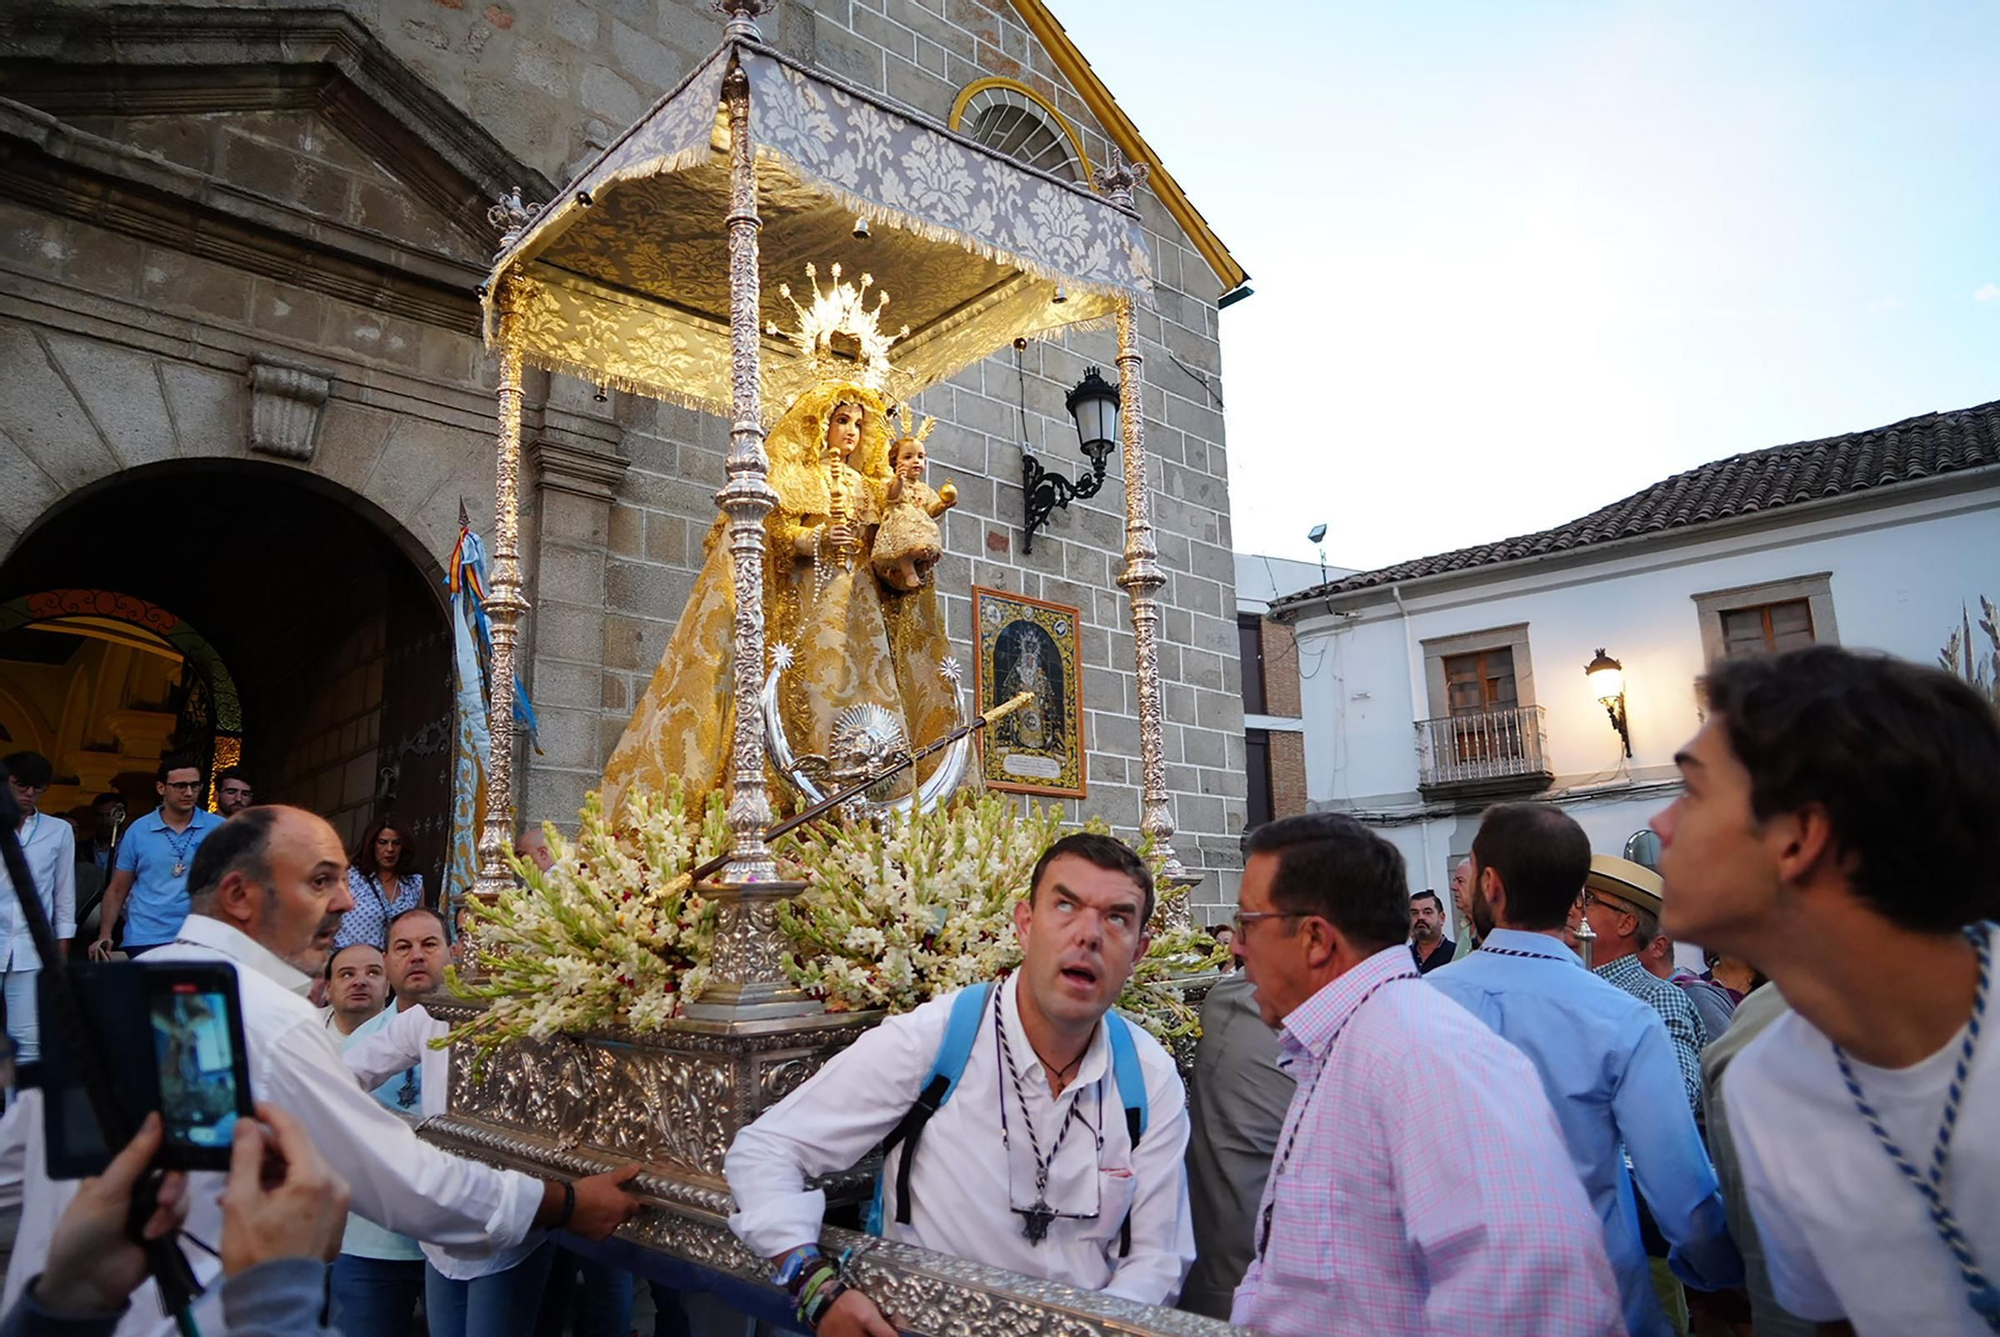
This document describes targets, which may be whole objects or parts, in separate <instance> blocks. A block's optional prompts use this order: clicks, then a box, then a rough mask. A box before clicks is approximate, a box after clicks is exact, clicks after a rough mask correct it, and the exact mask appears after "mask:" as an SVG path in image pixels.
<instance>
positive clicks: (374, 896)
mask: <svg viewBox="0 0 2000 1337" xmlns="http://www.w3.org/2000/svg"><path fill="white" fill-rule="evenodd" d="M416 866H417V847H416V842H415V841H414V840H413V839H412V838H411V836H410V829H409V827H407V826H405V825H403V823H402V821H401V819H399V818H396V817H393V816H392V817H382V818H379V819H378V820H377V821H376V822H375V824H374V825H373V826H371V827H369V828H368V830H367V831H366V832H364V833H363V835H362V837H361V843H360V844H359V845H357V846H355V849H354V857H353V859H352V860H351V861H350V863H349V865H348V869H347V889H348V891H349V893H350V894H352V895H353V897H354V908H353V909H352V910H349V911H348V912H347V914H346V915H345V916H344V917H343V918H342V919H341V921H340V932H339V933H338V934H336V935H335V937H334V940H333V949H334V950H335V951H339V950H340V949H341V948H343V947H352V946H354V945H355V944H356V943H364V942H365V943H367V944H368V945H369V946H371V947H374V948H376V949H377V950H382V949H383V948H385V947H386V946H387V941H388V933H389V921H390V920H392V919H394V918H395V917H396V916H397V915H399V914H401V913H403V911H405V910H414V909H416V908H417V907H418V906H420V905H422V904H423V903H424V875H423V874H422V873H419V872H417V871H415V870H416Z"/></svg>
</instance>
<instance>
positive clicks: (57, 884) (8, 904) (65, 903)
mask: <svg viewBox="0 0 2000 1337" xmlns="http://www.w3.org/2000/svg"><path fill="white" fill-rule="evenodd" d="M0 766H4V767H5V768H6V770H7V784H8V786H9V787H10V788H11V789H13V791H14V801H15V802H16V803H18V804H19V805H20V807H21V826H20V829H19V831H18V832H17V837H18V839H19V840H20V842H21V853H23V854H25V855H27V856H28V872H29V874H30V875H31V876H33V878H34V880H35V892H36V894H37V896H38V897H39V899H40V900H41V903H42V912H43V913H44V914H46V915H47V916H48V917H49V928H50V929H51V930H52V931H53V932H54V933H55V936H56V948H57V950H58V951H61V952H62V953H63V954H64V955H65V956H67V955H68V954H69V940H70V939H71V938H73V937H75V936H76V831H75V829H74V828H72V827H71V826H70V824H69V823H68V822H66V821H64V820H63V819H62V818H60V817H50V816H49V815H48V814H46V813H44V812H42V811H41V810H40V804H41V799H42V795H43V794H44V793H46V792H47V790H48V787H49V779H50V776H51V775H52V773H53V772H52V768H51V767H50V766H49V762H48V758H46V757H44V756H42V755H41V754H40V753H39V752H15V753H12V754H10V755H9V756H8V757H6V758H5V759H4V760H0ZM41 968H42V958H41V957H40V956H39V955H38V954H37V953H36V951H35V940H34V939H33V938H32V937H30V936H29V934H28V919H27V916H26V915H24V914H22V913H21V902H20V898H19V897H17V896H16V895H15V894H14V882H13V879H12V878H10V877H8V876H7V870H6V869H5V868H4V867H0V979H4V981H5V989H6V998H7V1034H8V1035H10V1036H12V1037H13V1039H14V1057H15V1060H16V1061H17V1062H20V1063H34V1062H38V1061H39V1060H40V1059H41V1056H42V1041H41V1026H40V1024H39V1023H38V1021H37V1019H36V1012H35V983H36V981H37V980H39V979H40V978H41V974H40V971H41Z"/></svg>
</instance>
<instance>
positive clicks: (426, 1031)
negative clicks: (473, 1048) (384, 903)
mask: <svg viewBox="0 0 2000 1337" xmlns="http://www.w3.org/2000/svg"><path fill="white" fill-rule="evenodd" d="M388 936H389V953H390V957H391V959H392V960H393V961H394V962H395V963H396V966H397V969H396V970H395V973H394V975H393V976H392V982H393V983H394V985H395V989H396V1010H395V1011H394V1012H393V1013H384V1014H383V1016H382V1017H380V1018H378V1022H379V1024H378V1025H375V1026H371V1027H369V1028H367V1030H366V1032H365V1033H357V1034H356V1036H355V1038H354V1039H353V1040H352V1041H351V1042H350V1043H349V1044H347V1045H346V1046H345V1047H344V1048H343V1049H342V1051H341V1058H342V1059H344V1060H345V1061H346V1063H347V1066H348V1069H349V1070H350V1071H351V1072H353V1073H354V1075H355V1076H356V1077H357V1078H358V1079H359V1080H360V1082H361V1085H362V1086H363V1087H365V1088H368V1089H370V1090H374V1091H376V1092H377V1095H378V1098H379V1097H380V1093H381V1092H382V1091H383V1090H384V1089H385V1088H387V1087H388V1086H389V1085H390V1084H392V1083H395V1084H398V1089H399V1090H400V1089H402V1087H401V1083H402V1082H403V1081H404V1080H405V1078H406V1077H407V1075H409V1074H414V1076H415V1091H416V1095H417V1101H418V1110H417V1111H415V1112H416V1113H418V1114H419V1116H420V1117H422V1118H426V1119H428V1118H430V1117H432V1116H433V1115H438V1114H443V1113H444V1112H445V1110H446V1099H445V1097H446V1093H447V1087H448V1084H449V1082H450V1081H451V1051H450V1050H449V1049H433V1048H431V1041H433V1040H440V1039H443V1038H444V1036H445V1035H446V1033H447V1032H449V1031H450V1030H451V1027H450V1025H449V1024H448V1023H446V1022H443V1021H439V1020H438V1019H437V1018H435V1017H433V1016H432V1015H431V1014H430V1012H429V1011H428V1010H426V1009H425V1007H424V1006H423V1004H421V1003H418V1002H416V1001H415V999H416V998H417V997H418V996H419V995H421V994H423V993H426V992H428V991H429V990H430V989H431V988H434V987H436V986H437V984H439V983H441V980H439V979H438V978H436V977H435V976H433V975H432V973H431V972H432V971H433V970H436V969H439V968H440V967H439V966H438V965H436V964H435V963H436V962H438V961H439V960H440V959H441V958H442V955H443V953H444V921H443V920H441V919H439V918H438V917H437V916H436V915H435V914H433V913H432V912H431V911H429V910H421V909H419V910H405V911H404V912H403V913H402V914H400V915H398V916H396V918H395V920H394V921H393V922H392V923H391V924H390V926H389V930H388ZM343 1247H345V1246H343ZM423 1252H424V1257H425V1259H426V1263H427V1265H426V1267H425V1268H424V1310H425V1314H426V1316H427V1318H428V1321H429V1324H430V1337H528V1335H529V1334H531V1333H533V1332H534V1330H535V1319H536V1316H537V1314H538V1313H539V1310H540V1305H541V1296H542V1284H543V1282H544V1281H545V1280H546V1279H547V1277H548V1273H549V1266H550V1264H551V1262H552V1261H553V1256H554V1245H553V1244H551V1243H550V1242H549V1241H547V1240H546V1239H544V1238H543V1237H541V1236H535V1237H532V1238H530V1239H529V1240H527V1241H525V1242H523V1243H522V1244H520V1245H517V1246H516V1247H514V1248H512V1249H506V1250H502V1251H501V1252H499V1253H496V1254H492V1255H489V1256H487V1257H483V1258H467V1257H462V1256H459V1255H457V1254H454V1253H453V1252H452V1251H451V1250H448V1249H443V1248H439V1247H437V1246H436V1245H432V1244H426V1245H424V1246H423Z"/></svg>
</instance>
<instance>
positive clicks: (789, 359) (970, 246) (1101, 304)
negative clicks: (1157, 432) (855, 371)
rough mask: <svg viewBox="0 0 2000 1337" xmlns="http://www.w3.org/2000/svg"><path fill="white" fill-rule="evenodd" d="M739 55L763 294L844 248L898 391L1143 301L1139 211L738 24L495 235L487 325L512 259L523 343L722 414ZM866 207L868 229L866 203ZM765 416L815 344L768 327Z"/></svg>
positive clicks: (777, 405)
mask: <svg viewBox="0 0 2000 1337" xmlns="http://www.w3.org/2000/svg"><path fill="white" fill-rule="evenodd" d="M732 66H740V67H741V68H742V70H743V71H744V73H745V75H746V76H747V77H748V79H749V102H750V133H751V135H752V138H753V139H754V142H755V149H756V162H757V191H758V196H757V210H758V213H759V215H760V217H761V218H762V220H763V229H762V233H761V237H760V242H759V244H760V247H761V250H762V274H761V275H760V283H759V288H760V291H761V293H762V302H763V310H762V311H761V313H760V316H759V320H758V327H759V329H765V328H767V327H768V326H769V325H770V324H772V323H775V324H776V325H777V326H778V327H779V328H780V329H783V328H787V327H789V326H790V325H791V324H792V323H793V322H794V320H795V313H794V311H793V310H792V308H791V303H790V302H789V301H788V300H786V299H785V298H784V297H782V296H781V295H780V294H779V292H778V286H779V284H780V283H781V282H789V283H790V284H791V285H792V286H793V287H794V289H802V288H803V289H807V290H808V291H809V288H808V282H807V280H806V279H805V270H806V265H807V263H808V262H812V263H815V264H816V265H817V266H818V269H819V272H820V273H822V274H825V273H826V272H827V271H828V269H829V267H830V266H831V264H833V263H835V262H838V263H840V264H841V265H842V266H843V269H844V270H845V272H846V273H847V274H848V275H849V277H850V278H853V277H858V276H859V275H861V274H863V273H866V274H870V275H872V276H873V277H874V286H875V289H876V291H878V292H886V293H888V294H889V296H890V304H889V306H888V308H887V309H886V310H885V311H884V313H883V324H884V325H885V327H887V328H889V329H896V328H899V327H901V326H904V325H907V326H908V327H909V333H908V335H906V336H905V337H904V338H902V339H901V340H900V341H899V342H898V343H897V344H896V345H895V347H894V348H893V349H892V350H891V351H890V359H891V361H893V362H894V364H895V365H896V368H897V370H898V372H899V373H900V376H899V380H898V383H897V385H896V386H895V387H894V389H895V390H897V391H899V392H901V393H905V394H908V393H914V392H915V391H917V390H920V389H922V388H923V387H924V386H927V385H931V384H934V383H935V382H937V381H940V380H943V379H944V378H945V377H947V376H950V375H952V374H953V373H954V372H957V371H959V370H961V369H962V368H964V367H966V366H968V365H970V364H971V363H973V362H976V361H978V360H979V359H981V358H983V357H986V356H987V355H988V354H990V353H992V352H993V351H994V350H996V349H998V348H1001V347H1003V346H1005V345H1006V344H1007V343H1009V342H1010V341H1011V340H1013V339H1014V338H1015V337H1017V336H1023V335H1025V336H1030V337H1033V336H1035V335H1041V334H1047V333H1049V332H1052V331H1054V330H1057V329H1060V328H1062V327H1064V326H1068V325H1074V324H1078V323H1082V322H1089V321H1097V320H1101V319H1104V318H1106V317H1108V316H1110V315H1111V314H1112V313H1113V311H1114V310H1115V309H1116V306H1117V303H1118V302H1119V300H1121V299H1123V298H1132V299H1136V300H1140V301H1144V300H1146V298H1147V294H1148V293H1150V291H1151V287H1152V279H1151V265H1150V260H1149V258H1148V256H1147V254H1146V250H1145V244H1144V234H1143V232H1142V230H1141V228H1140V225H1139V220H1138V218H1137V216H1136V215H1135V214H1133V213H1132V212H1130V211H1129V210H1127V209H1125V208H1122V207H1120V206H1119V205H1117V204H1114V203H1113V202H1111V201H1110V200H1108V199H1106V198H1104V197H1102V196H1100V195H1097V194H1095V193H1093V192H1092V191H1091V190H1089V189H1088V188H1087V187H1084V186H1078V185H1074V184H1071V183H1069V182H1066V181H1062V180H1059V179H1057V178H1055V177H1053V176H1050V175H1048V174H1046V173H1043V172H1040V171H1037V170H1035V169H1034V168H1031V167H1028V166H1025V165H1023V164H1022V163H1019V162H1016V161H1015V160H1014V159H1012V158H1009V157H1006V156H1004V155H1001V154H998V153H995V152H994V151H992V150H990V149H987V148H986V147H984V146H982V145H980V144H977V143H975V142H973V141H972V140H969V139H966V138H963V137H961V136H959V135H956V134H953V133H952V132H951V131H949V130H947V129H945V128H944V127H942V126H939V125H937V124H935V123H933V122H930V121H926V120H923V119H921V118H919V117H917V116H914V115H912V114H911V113H910V112H908V111H906V110H898V109H896V108H893V107H891V106H890V105H888V104H887V103H885V102H883V101H882V100H881V99H879V98H878V97H876V96H874V95H871V94H868V93H865V92H862V91H860V90H858V89H855V88H852V87H849V86H847V85H845V84H843V83H840V82H838V81H836V80H833V79H831V78H829V77H828V76H826V75H824V74H821V73H818V72H816V71H813V70H810V69H808V68H806V67H804V66H802V65H799V64H798V63H796V62H794V61H792V60H789V59H787V58H786V57H784V56H782V55H780V54H779V53H778V52H776V51H773V50H771V49H770V48H768V47H765V46H762V45H760V44H757V43H754V42H748V41H731V42H729V43H726V44H725V45H724V46H723V48H722V49H721V50H720V51H718V52H717V53H716V54H715V55H714V56H712V57H710V58H709V59H708V60H707V61H706V62H705V63H704V64H703V65H702V66H701V67H700V68H698V69H697V70H695V71H694V72H693V73H692V74H690V75H689V76H688V77H687V79H685V80H684V81H682V83H681V85H680V86H679V87H678V88H676V89H675V90H674V91H673V92H671V93H669V94H668V95H667V96H666V97H665V98H663V99H662V100H661V101H660V102H659V103H658V105H656V106H655V107H654V108H653V109H652V111H651V112H650V113H648V114H647V115H646V117H645V118H644V119H642V120H641V121H640V122H639V123H638V124H637V125H636V126H634V127H633V128H632V129H631V130H630V131H628V132H627V133H626V134H625V136H624V137H623V138H621V139H620V140H619V141H618V142H617V143H615V144H613V145H612V146H611V148H610V149H608V150H607V151H606V152H605V154H604V155H603V156H602V157H601V158H599V159H598V161H597V162H596V163H595V164H593V165H592V166H590V167H589V168H587V169H586V170H585V171H584V172H583V173H582V174H581V175H580V176H579V177H577V179H576V180H575V181H573V182H571V183H570V184H569V185H568V186H566V187H564V189H563V191H562V193H561V194H560V195H559V196H558V197H557V198H556V200H555V201H553V202H551V203H550V204H549V205H548V206H547V207H545V208H544V209H543V210H542V211H541V212H540V213H539V214H538V215H537V216H536V217H535V218H534V220H533V221H532V224H531V225H530V226H529V227H528V228H527V229H526V230H525V231H524V232H523V233H522V234H521V235H520V236H519V237H518V238H517V239H516V240H515V241H514V243H513V244H512V245H510V246H509V247H508V248H507V249H505V250H504V251H502V252H501V254H500V256H499V258H498V260H497V261H496V262H495V267H494V271H493V276H492V281H491V282H489V283H488V285H487V288H486V298H485V300H486V303H487V316H488V319H487V330H488V334H489V337H491V335H492V333H493V331H494V328H495V325H494V320H493V303H494V301H495V297H496V294H497V293H498V292H499V291H500V286H501V281H502V279H503V278H505V277H506V276H507V275H508V274H509V273H510V271H511V272H513V273H514V274H515V275H517V276H518V280H519V282H518V285H517V287H516V294H517V295H516V299H515V300H516V302H517V308H516V309H517V310H518V311H519V312H520V321H519V326H520V331H521V337H522V339H523V341H524V351H525V355H526V357H527V360H528V361H529V362H531V363H534V364H535V365H538V366H542V367H545V368H548V369H550V370H556V371H564V372H569V373H572V374H574V375H577V376H580V377H583V378H585V379H588V380H590V381H593V382H596V383H599V384H608V385H614V386H617V387H619V388H621V389H626V390H631V391H635V392H638V393H641V394H646V395H651V396H654V397H656V398H661V399H669V400H674V401H677V402H680V403H684V404H688V405H690V406H693V407H698V408H704V409H708V410H710V411H712V412H716V413H722V414H725V415H726V414H727V413H728V412H729V410H730V380H729V371H730V349H729V251H728V225H727V221H726V220H727V215H728V213H729V159H728V147H729V144H728V133H729V132H728V125H727V121H726V119H725V118H723V117H722V116H721V115H720V114H719V108H720V104H721V96H722V84H723V79H724V77H725V75H727V74H728V72H729V70H730V69H731V68H732ZM859 219H866V220H867V221H868V224H869V228H868V232H869V233H870V235H869V236H867V237H857V236H855V235H854V234H855V232H856V230H857V220H859ZM761 363H762V376H763V381H762V386H761V392H762V402H763V405H764V413H765V417H766V419H767V421H768V420H769V419H771V418H774V417H776V416H777V414H778V413H780V412H782V411H783V408H784V406H785V404H787V403H789V402H790V401H791V399H792V398H793V397H795V396H796V395H797V394H798V393H800V392H801V391H803V390H804V389H806V388H807V384H808V382H809V378H810V377H811V376H812V374H813V372H812V367H811V364H810V363H808V362H807V361H805V360H804V358H803V357H802V355H801V353H800V351H799V350H798V349H797V348H796V347H794V346H793V345H792V344H791V343H789V342H787V341H786V340H784V339H782V338H780V337H777V336H772V335H766V336H765V337H764V339H763V349H762V357H761Z"/></svg>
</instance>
